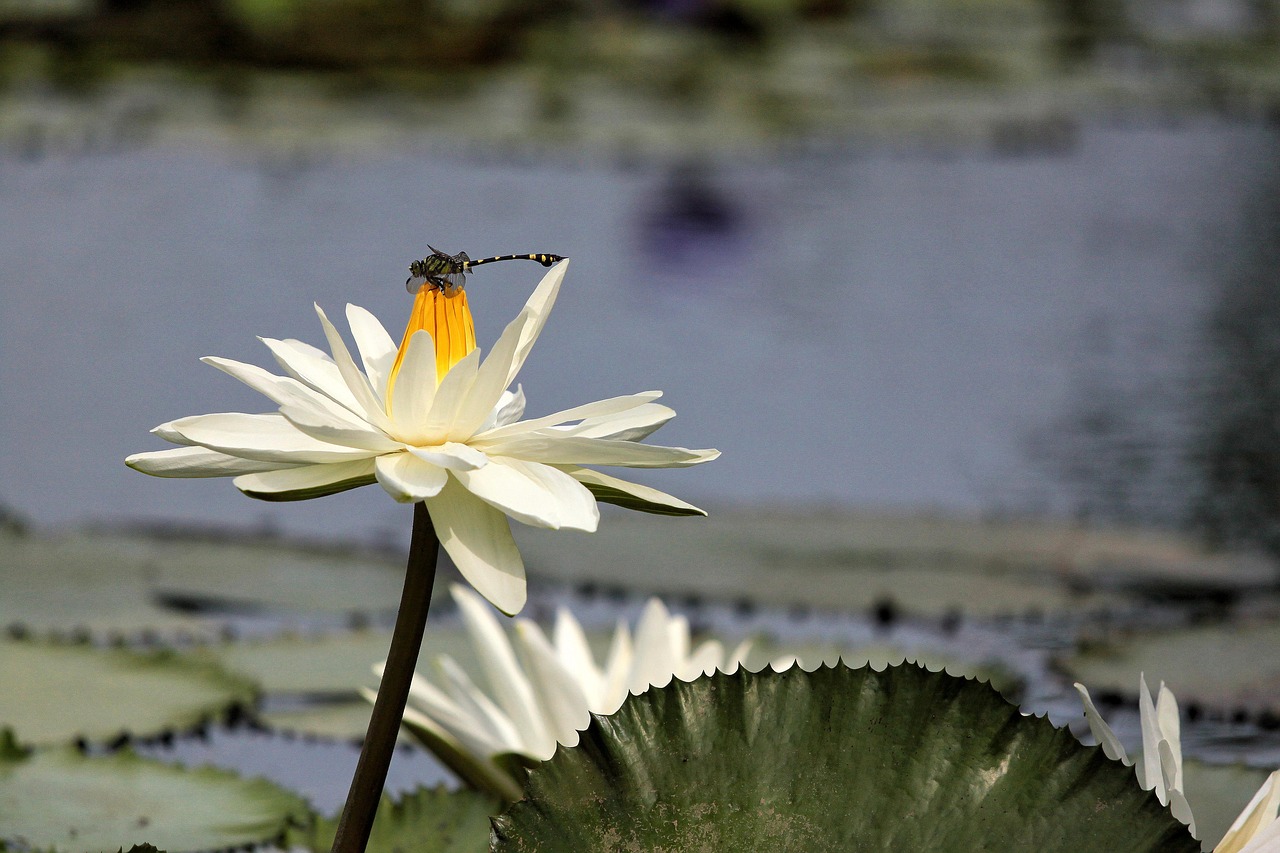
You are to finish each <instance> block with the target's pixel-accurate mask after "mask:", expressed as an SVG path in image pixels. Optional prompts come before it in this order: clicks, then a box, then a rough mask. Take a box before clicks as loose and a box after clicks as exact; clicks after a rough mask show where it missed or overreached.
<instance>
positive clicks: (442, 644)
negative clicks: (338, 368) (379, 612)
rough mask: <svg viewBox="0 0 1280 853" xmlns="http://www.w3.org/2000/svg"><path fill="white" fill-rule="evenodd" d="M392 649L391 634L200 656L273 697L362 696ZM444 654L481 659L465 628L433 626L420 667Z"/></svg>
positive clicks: (205, 651) (299, 639)
mask: <svg viewBox="0 0 1280 853" xmlns="http://www.w3.org/2000/svg"><path fill="white" fill-rule="evenodd" d="M390 646H391V632H390V631H350V632H345V633H341V634H324V635H318V636H311V637H303V636H296V635H295V636H285V637H278V638H275V639H270V640H249V641H246V642H237V643H220V644H217V645H210V646H205V647H203V648H201V649H198V650H197V651H196V652H195V653H194V654H195V655H196V656H198V657H200V658H203V659H207V660H210V661H215V662H217V663H218V664H220V665H222V666H224V667H226V668H227V669H228V670H231V671H233V672H237V673H241V674H243V675H245V676H247V677H249V678H252V679H253V680H254V681H256V682H257V683H258V684H259V685H261V686H262V689H263V691H264V692H266V693H268V694H278V693H289V694H303V695H305V694H328V695H334V694H343V693H346V694H350V695H351V696H356V695H358V694H359V691H360V688H361V687H369V686H377V683H378V680H377V678H376V677H375V676H374V674H373V665H374V664H376V663H378V662H379V661H383V660H386V658H387V649H388V648H390ZM441 654H448V655H451V656H453V658H454V659H455V660H458V661H460V662H463V663H469V662H470V661H472V660H474V658H475V653H474V652H473V651H472V650H471V645H470V642H469V640H468V639H467V636H466V633H465V632H464V631H463V630H462V628H461V627H459V626H457V625H456V624H455V625H449V626H441V625H440V624H439V621H438V620H437V622H436V623H431V622H428V623H427V629H426V633H425V634H424V636H423V640H422V649H421V652H420V654H419V660H420V662H421V663H420V664H419V666H420V667H421V666H425V664H426V662H427V661H428V660H431V659H433V658H435V657H436V656H437V655H441Z"/></svg>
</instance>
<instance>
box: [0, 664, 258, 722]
mask: <svg viewBox="0 0 1280 853" xmlns="http://www.w3.org/2000/svg"><path fill="white" fill-rule="evenodd" d="M255 692H256V691H255V688H254V685H253V683H252V682H251V681H249V680H248V679H245V678H242V677H238V676H234V675H231V674H229V673H227V672H226V671H225V670H223V669H222V668H221V667H218V666H216V665H214V664H210V663H201V662H197V661H192V660H189V659H186V658H183V657H180V656H178V655H177V654H174V653H172V652H150V653H146V652H133V651H125V650H120V649H101V648H93V647H91V646H88V645H86V644H63V643H48V642H35V641H15V640H7V641H0V725H3V726H7V727H9V728H12V729H13V730H14V731H15V732H16V733H17V734H18V736H19V737H21V738H22V739H23V740H24V741H25V742H27V743H34V744H54V743H65V742H67V741H69V740H71V739H72V738H74V737H77V736H79V737H84V738H87V739H89V740H101V739H105V738H109V737H112V736H114V735H117V734H119V733H120V732H122V731H124V732H129V733H130V734H133V735H136V736H140V737H145V736H147V735H151V734H155V733H158V732H160V731H163V730H166V729H179V730H181V729H184V728H189V727H191V726H193V725H196V724H197V723H199V722H201V721H202V720H205V719H208V718H209V717H212V716H216V715H218V714H219V713H220V712H222V711H224V710H225V709H227V708H228V707H230V706H231V705H233V704H236V703H239V704H242V705H248V704H250V703H251V702H252V701H253V699H254V696H255Z"/></svg>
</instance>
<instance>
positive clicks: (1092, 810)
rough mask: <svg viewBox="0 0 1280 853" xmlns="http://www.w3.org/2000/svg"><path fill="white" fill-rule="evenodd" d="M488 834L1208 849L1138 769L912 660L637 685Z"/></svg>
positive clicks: (789, 846)
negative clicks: (1141, 780) (1141, 781)
mask: <svg viewBox="0 0 1280 853" xmlns="http://www.w3.org/2000/svg"><path fill="white" fill-rule="evenodd" d="M495 833H496V842H495V846H494V850H495V853H503V851H522V852H523V853H531V851H538V850H543V851H562V852H563V853H571V851H583V853H586V851H599V850H610V849H627V848H628V847H630V848H634V849H637V850H769V851H806V853H808V851H813V850H889V849H896V850H934V851H965V853H969V851H974V850H1036V851H1040V853H1054V851H1071V853H1078V851H1080V850H1107V851H1131V853H1141V851H1153V853H1154V851H1161V853H1177V852H1178V851H1186V853H1191V851H1198V850H1199V849H1200V845H1199V843H1198V842H1196V841H1195V839H1193V838H1192V837H1191V835H1190V833H1189V832H1187V830H1186V827H1184V826H1182V825H1181V824H1180V823H1178V822H1177V821H1176V820H1175V819H1174V818H1173V817H1172V816H1171V815H1170V814H1169V812H1168V810H1167V809H1165V808H1163V807H1162V806H1160V803H1159V801H1158V800H1157V799H1156V798H1155V796H1154V795H1153V794H1151V793H1150V792H1147V791H1143V790H1141V789H1140V788H1139V787H1138V785H1137V782H1136V781H1135V779H1134V776H1133V771H1132V769H1130V768H1128V767H1125V766H1124V765H1122V764H1120V763H1119V762H1114V761H1111V760H1109V759H1107V758H1106V757H1105V756H1104V755H1103V754H1102V751H1101V750H1100V749H1098V748H1096V747H1085V746H1081V745H1080V743H1079V742H1078V741H1077V740H1076V739H1075V738H1074V737H1072V736H1071V735H1070V733H1068V732H1067V731H1066V730H1065V729H1057V728H1054V726H1053V725H1052V724H1050V723H1049V722H1048V721H1047V720H1045V719H1042V718H1037V717H1024V716H1022V715H1021V714H1020V713H1019V711H1018V709H1017V708H1016V707H1015V706H1013V705H1010V704H1009V703H1008V702H1006V701H1004V700H1003V699H1001V698H1000V696H999V694H998V693H996V692H995V691H994V690H992V689H991V688H990V687H989V686H987V685H983V684H979V683H978V682H974V681H970V680H966V679H961V678H956V677H954V676H950V675H946V674H945V673H933V672H928V671H927V670H924V669H922V668H919V667H915V666H898V667H890V668H888V669H886V670H884V671H882V672H877V671H875V670H873V669H871V668H869V667H868V668H863V669H856V670H855V669H848V668H845V667H835V668H824V669H819V670H816V671H815V672H813V673H806V672H804V671H802V670H799V669H796V668H792V669H790V670H788V671H786V672H783V673H775V672H773V671H771V670H765V671H762V672H760V673H749V672H745V671H739V672H738V673H735V674H733V675H723V674H721V675H716V676H711V677H708V678H702V679H698V680H697V681H694V682H692V683H684V682H679V681H674V682H672V684H671V685H669V686H668V687H666V688H663V689H661V690H649V691H647V692H646V693H644V694H642V695H640V696H633V697H632V698H630V699H628V700H627V702H626V703H624V704H623V706H622V708H621V710H619V711H618V713H617V714H614V715H613V716H610V717H597V718H595V719H594V720H593V721H592V724H591V727H590V729H589V730H588V731H587V733H586V734H584V735H583V737H582V740H581V742H580V744H579V746H577V747H575V748H573V749H563V748H562V749H560V750H559V751H558V752H557V753H556V755H555V756H554V757H553V758H552V759H551V760H550V761H547V762H545V763H543V764H541V765H539V766H538V767H536V768H535V769H533V770H532V771H531V772H530V775H529V781H528V785H527V787H526V797H525V799H524V800H522V801H520V802H518V803H516V804H515V805H513V806H512V807H511V808H510V809H509V810H508V811H507V812H506V813H505V814H504V815H503V816H502V817H500V818H499V819H498V821H497V823H496V825H495Z"/></svg>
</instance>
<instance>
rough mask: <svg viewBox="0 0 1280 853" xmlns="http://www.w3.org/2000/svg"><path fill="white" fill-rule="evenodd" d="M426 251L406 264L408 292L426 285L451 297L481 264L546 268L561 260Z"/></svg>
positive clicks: (433, 247)
mask: <svg viewBox="0 0 1280 853" xmlns="http://www.w3.org/2000/svg"><path fill="white" fill-rule="evenodd" d="M427 248H428V249H430V250H431V254H430V255H429V256H427V257H425V258H423V259H422V260H420V261H414V262H413V263H411V264H409V278H408V279H407V280H406V281H405V283H404V286H405V289H406V290H408V291H409V292H410V293H417V292H418V291H419V290H421V289H422V286H423V285H427V286H429V287H433V288H435V289H436V290H439V291H442V292H444V293H445V294H448V295H452V294H453V293H456V292H457V291H458V290H461V289H462V288H463V287H464V286H465V285H466V277H467V276H468V275H470V274H471V270H472V269H474V268H475V267H478V266H482V265H484V264H492V263H496V262H497V261H537V262H538V263H540V264H542V265H543V266H544V267H549V266H551V265H552V264H554V263H556V262H557V261H563V260H564V256H563V255H546V254H539V255H495V256H493V257H492V258H481V259H480V260H478V261H473V260H471V258H470V256H468V255H467V253H466V252H459V253H458V254H456V255H450V254H448V253H446V252H442V251H440V250H439V249H437V248H436V247H435V246H432V245H430V244H428V245H427Z"/></svg>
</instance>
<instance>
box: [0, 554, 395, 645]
mask: <svg viewBox="0 0 1280 853" xmlns="http://www.w3.org/2000/svg"><path fill="white" fill-rule="evenodd" d="M403 583H404V558H402V557H397V558H392V557H385V558H384V557H380V556H376V555H369V554H367V553H362V552H358V551H354V550H352V551H349V552H343V551H342V549H335V548H329V549H320V548H312V549H304V548H302V547H299V546H297V545H290V544H289V543H283V542H275V541H271V540H263V541H259V542H253V541H249V542H244V541H242V540H232V541H195V540H182V539H161V538H149V537H146V536H141V535H136V536H135V535H126V534H123V533H77V534H72V535H66V536H59V537H43V536H29V535H21V534H15V533H12V532H3V531H0V588H3V589H4V590H5V595H4V596H0V625H9V624H15V623H16V624H22V625H26V626H28V627H30V628H31V629H32V630H34V631H36V632H44V631H50V630H58V631H65V630H70V629H73V628H78V627H85V628H87V629H89V630H90V631H93V632H95V633H99V634H107V633H111V632H122V633H126V634H132V633H136V632H138V631H141V630H143V629H155V630H160V631H179V630H181V631H188V632H191V633H194V634H195V635H197V636H208V637H213V636H215V635H216V633H217V626H218V625H220V624H221V621H222V619H221V614H222V613H233V614H237V615H252V614H254V613H259V612H267V613H269V612H294V613H297V612H327V613H346V612H364V613H377V612H394V610H395V608H396V607H397V606H398V604H399V601H400V591H401V588H402V586H403ZM192 604H195V605H202V606H204V607H205V608H207V609H206V610H205V612H203V613H201V612H200V611H199V610H196V609H189V608H190V605H192Z"/></svg>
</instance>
